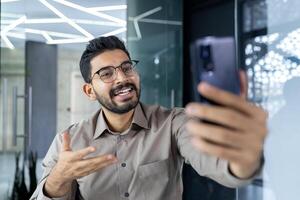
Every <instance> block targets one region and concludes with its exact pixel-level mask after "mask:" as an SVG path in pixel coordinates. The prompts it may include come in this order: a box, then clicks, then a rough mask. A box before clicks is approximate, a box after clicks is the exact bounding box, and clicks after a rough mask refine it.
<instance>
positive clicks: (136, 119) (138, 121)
mask: <svg viewBox="0 0 300 200" xmlns="http://www.w3.org/2000/svg"><path fill="white" fill-rule="evenodd" d="M97 113H99V114H98V116H94V117H98V118H96V119H95V120H93V121H94V122H95V123H96V124H95V126H94V127H95V133H94V137H93V138H94V139H96V138H98V137H99V136H101V135H102V134H103V133H104V132H105V131H108V130H109V128H108V125H107V123H106V121H105V118H104V113H103V110H102V109H100V111H98V112H97ZM132 124H135V125H137V126H139V127H141V128H145V129H149V124H148V120H147V118H146V115H145V113H144V111H143V108H142V106H141V104H140V103H138V105H137V106H136V107H135V110H134V114H133V120H132Z"/></svg>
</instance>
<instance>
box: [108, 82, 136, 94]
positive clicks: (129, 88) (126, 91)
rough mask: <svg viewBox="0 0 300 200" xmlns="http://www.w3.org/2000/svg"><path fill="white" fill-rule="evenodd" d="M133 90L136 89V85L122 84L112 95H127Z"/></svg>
mask: <svg viewBox="0 0 300 200" xmlns="http://www.w3.org/2000/svg"><path fill="white" fill-rule="evenodd" d="M132 91H135V87H134V85H131V84H130V85H129V84H128V85H125V86H120V87H118V88H116V89H114V90H113V91H112V96H126V95H128V94H130V93H131V92H132Z"/></svg>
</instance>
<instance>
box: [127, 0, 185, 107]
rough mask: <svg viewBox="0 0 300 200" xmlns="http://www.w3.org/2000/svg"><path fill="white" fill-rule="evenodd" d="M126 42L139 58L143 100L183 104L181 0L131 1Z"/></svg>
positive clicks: (132, 55)
mask: <svg viewBox="0 0 300 200" xmlns="http://www.w3.org/2000/svg"><path fill="white" fill-rule="evenodd" d="M127 27H128V33H127V34H128V35H127V44H128V48H129V50H130V53H131V57H132V58H133V59H138V60H140V63H139V64H138V71H139V74H140V76H141V83H142V93H141V101H142V102H144V103H148V104H160V105H163V106H165V107H174V106H181V104H182V55H183V53H182V1H181V0H175V1H174V0H163V1H161V0H154V1H146V0H128V24H127Z"/></svg>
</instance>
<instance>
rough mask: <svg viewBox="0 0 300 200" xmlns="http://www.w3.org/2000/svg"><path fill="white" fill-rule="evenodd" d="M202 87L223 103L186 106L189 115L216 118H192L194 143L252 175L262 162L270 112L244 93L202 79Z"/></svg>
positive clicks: (244, 174)
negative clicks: (254, 103)
mask: <svg viewBox="0 0 300 200" xmlns="http://www.w3.org/2000/svg"><path fill="white" fill-rule="evenodd" d="M198 90H199V92H200V93H201V95H203V96H205V97H206V98H208V99H210V100H212V101H214V102H216V103H217V104H219V106H215V105H214V106H213V105H204V104H199V103H191V104H189V105H188V106H187V107H186V113H187V114H188V115H189V116H191V117H196V118H199V119H203V120H205V121H210V122H213V123H205V122H203V121H201V120H191V121H190V122H188V123H187V126H186V127H187V130H188V131H189V132H190V133H191V134H192V135H193V139H192V143H193V145H194V146H195V147H196V148H197V149H199V150H200V151H201V152H205V153H208V154H210V155H213V156H216V157H219V158H222V159H226V160H228V161H229V167H230V170H231V172H232V173H233V174H234V175H236V176H238V177H240V178H248V177H250V176H251V175H252V174H253V173H254V172H255V170H257V169H258V167H259V165H260V164H261V163H260V159H261V156H262V150H263V144H264V140H265V137H266V135H267V113H266V112H265V111H263V110H262V109H261V108H259V107H256V106H254V105H253V104H251V103H249V102H247V101H246V100H245V99H244V98H242V97H241V96H236V95H233V94H231V93H228V92H226V91H223V90H220V89H217V88H215V87H213V86H211V85H209V84H207V83H201V84H200V85H199V87H198Z"/></svg>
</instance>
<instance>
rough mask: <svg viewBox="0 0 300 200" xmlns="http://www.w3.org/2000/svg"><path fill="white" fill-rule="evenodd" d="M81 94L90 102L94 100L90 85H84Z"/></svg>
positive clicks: (93, 92) (94, 96)
mask: <svg viewBox="0 0 300 200" xmlns="http://www.w3.org/2000/svg"><path fill="white" fill-rule="evenodd" d="M82 89H83V92H84V93H85V94H86V95H87V96H88V97H89V99H90V100H92V101H94V100H96V99H97V98H96V94H95V91H94V88H93V86H92V84H91V83H85V84H84V85H83V87H82Z"/></svg>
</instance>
